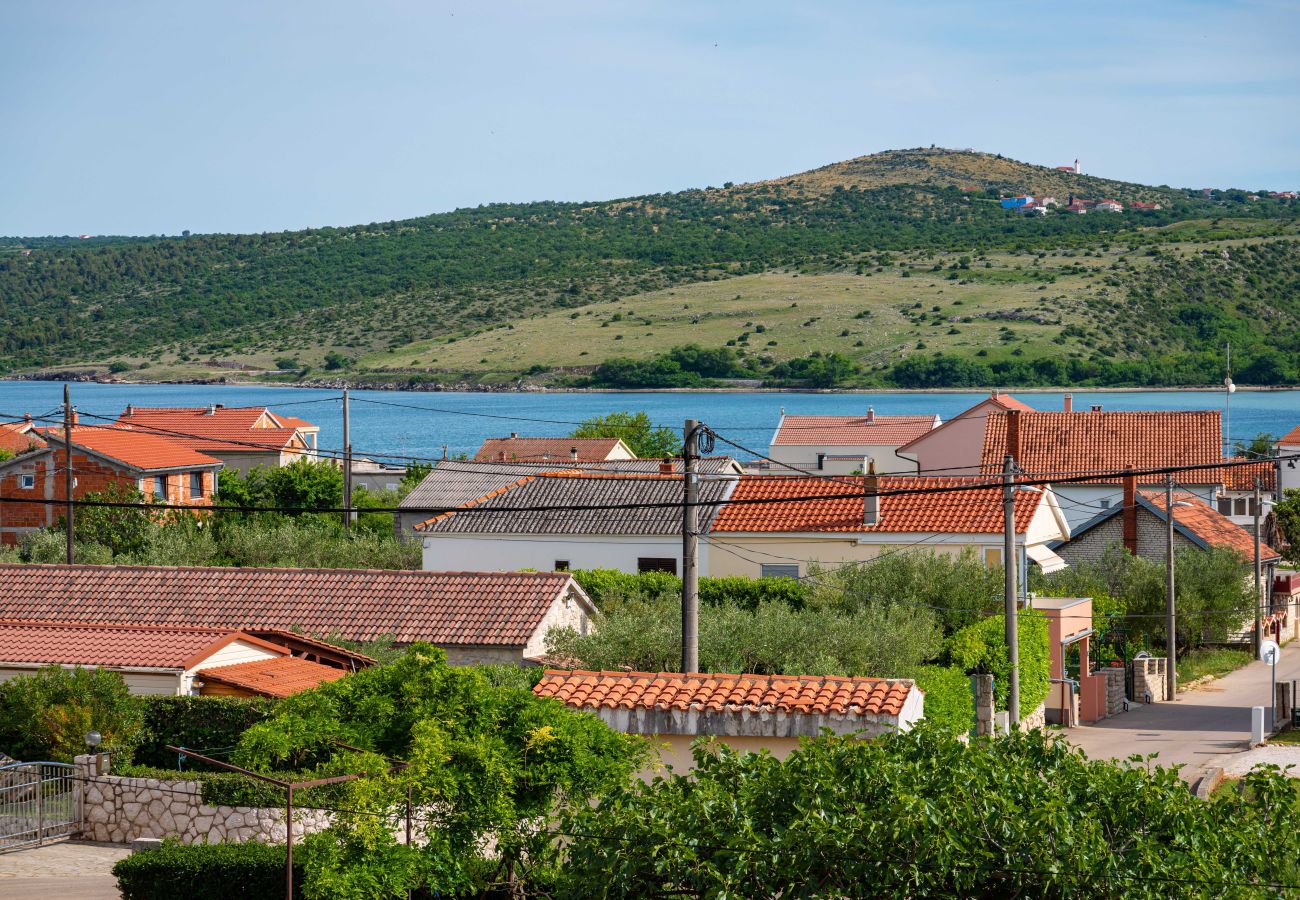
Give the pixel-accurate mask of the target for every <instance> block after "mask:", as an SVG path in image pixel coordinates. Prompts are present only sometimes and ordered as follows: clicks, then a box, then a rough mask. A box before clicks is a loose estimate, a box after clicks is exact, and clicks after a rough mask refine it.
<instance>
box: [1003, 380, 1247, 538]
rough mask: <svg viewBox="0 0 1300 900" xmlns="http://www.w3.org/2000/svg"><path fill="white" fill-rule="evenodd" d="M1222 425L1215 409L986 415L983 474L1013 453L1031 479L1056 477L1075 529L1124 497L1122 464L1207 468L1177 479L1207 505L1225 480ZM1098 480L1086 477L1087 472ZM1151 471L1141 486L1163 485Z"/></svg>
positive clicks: (1056, 489)
mask: <svg viewBox="0 0 1300 900" xmlns="http://www.w3.org/2000/svg"><path fill="white" fill-rule="evenodd" d="M1222 449H1223V430H1222V427H1221V425H1220V415H1219V413H1218V412H1217V411H1214V410H1209V411H1178V412H1167V411H1159V412H1146V411H1143V412H1136V411H1103V410H1102V409H1101V407H1100V406H1094V407H1092V409H1090V410H1088V411H1075V410H1073V409H1070V410H1068V411H1064V412H1041V411H1037V410H1034V411H1029V412H1026V411H1023V410H1015V409H1011V410H1007V411H1006V412H1005V413H996V412H995V413H993V414H992V415H990V416H989V417H988V419H986V420H985V430H984V448H983V452H982V454H981V464H982V471H983V474H985V475H996V474H998V473H1000V472H1001V471H1002V466H1003V459H1004V458H1005V457H1006V456H1008V455H1010V456H1011V457H1012V458H1014V459H1015V461H1016V465H1017V466H1018V468H1019V470H1020V471H1021V472H1022V473H1024V475H1025V476H1026V477H1028V478H1031V479H1034V478H1051V477H1053V476H1059V477H1061V478H1062V479H1064V478H1067V477H1068V478H1072V479H1080V480H1075V481H1064V480H1063V481H1059V482H1052V490H1053V491H1054V493H1055V494H1056V496H1057V497H1058V498H1059V500H1060V504H1061V508H1062V509H1063V511H1064V512H1065V516H1066V519H1067V520H1068V522H1069V525H1070V530H1071V532H1074V531H1076V530H1077V529H1078V527H1079V526H1080V525H1082V524H1083V523H1085V522H1087V521H1089V520H1091V519H1092V518H1093V517H1095V516H1097V515H1098V514H1100V513H1102V512H1105V511H1106V510H1108V509H1110V508H1111V507H1112V506H1113V505H1115V504H1116V503H1119V502H1120V497H1121V493H1122V492H1121V489H1120V485H1121V482H1122V476H1121V475H1119V474H1114V473H1117V472H1120V471H1121V470H1123V469H1125V468H1133V469H1139V470H1140V469H1157V468H1162V467H1168V466H1205V467H1206V468H1204V469H1197V470H1189V471H1185V472H1182V473H1180V474H1179V475H1178V480H1179V484H1180V485H1182V487H1183V488H1184V489H1187V490H1190V491H1192V492H1193V493H1195V494H1196V495H1197V496H1198V497H1199V498H1200V499H1202V500H1204V501H1205V502H1207V503H1212V502H1214V499H1215V497H1216V496H1217V495H1218V492H1219V490H1220V488H1221V487H1222V484H1223V474H1222V472H1223V470H1222V469H1220V468H1214V467H1215V466H1216V465H1217V464H1219V463H1222V461H1223V456H1222ZM1094 475H1095V476H1096V477H1088V476H1094ZM1163 480H1164V476H1162V475H1153V476H1148V478H1147V479H1146V480H1145V481H1143V480H1139V485H1141V484H1149V485H1153V484H1158V483H1162V482H1163Z"/></svg>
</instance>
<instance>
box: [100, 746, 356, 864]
mask: <svg viewBox="0 0 1300 900" xmlns="http://www.w3.org/2000/svg"><path fill="white" fill-rule="evenodd" d="M94 761H95V757H93V756H78V757H77V758H76V765H77V776H78V778H79V779H81V784H82V803H81V836H82V837H83V838H85V839H86V840H92V841H108V842H110V843H115V844H123V843H129V842H130V841H133V840H135V839H136V838H142V837H154V838H167V837H175V838H178V839H180V841H181V842H182V843H185V844H193V843H203V842H207V843H213V844H216V843H225V842H239V841H253V840H256V841H262V842H264V843H273V844H282V843H284V842H285V825H284V822H285V818H284V809H283V808H280V809H266V808H255V807H249V806H210V805H208V804H206V803H204V802H203V797H202V793H201V785H200V784H199V782H197V781H160V780H158V779H156V778H120V777H117V776H114V775H109V774H98V775H97V774H95V762H94ZM105 772H106V770H105ZM331 818H332V817H331V815H330V814H329V813H328V812H325V811H323V810H317V809H301V810H299V809H295V810H294V813H293V833H294V837H295V839H296V838H297V837H298V836H300V835H304V834H311V833H314V832H317V831H322V830H323V829H325V828H327V827H328V826H329V825H330V822H331Z"/></svg>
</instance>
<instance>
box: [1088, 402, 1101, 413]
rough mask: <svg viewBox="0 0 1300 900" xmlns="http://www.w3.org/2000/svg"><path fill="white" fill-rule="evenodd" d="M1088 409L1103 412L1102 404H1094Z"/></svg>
mask: <svg viewBox="0 0 1300 900" xmlns="http://www.w3.org/2000/svg"><path fill="white" fill-rule="evenodd" d="M1088 408H1089V409H1091V410H1092V411H1093V412H1101V404H1100V403H1094V404H1092V406H1090V407H1088Z"/></svg>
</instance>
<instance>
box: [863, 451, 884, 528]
mask: <svg viewBox="0 0 1300 900" xmlns="http://www.w3.org/2000/svg"><path fill="white" fill-rule="evenodd" d="M862 471H864V472H866V473H867V475H866V477H865V478H864V479H862V524H863V525H878V524H880V498H879V497H877V496H876V494H877V493H878V492H879V491H880V479H879V478H877V477H876V461H875V460H874V459H870V458H867V457H864V458H863V460H862Z"/></svg>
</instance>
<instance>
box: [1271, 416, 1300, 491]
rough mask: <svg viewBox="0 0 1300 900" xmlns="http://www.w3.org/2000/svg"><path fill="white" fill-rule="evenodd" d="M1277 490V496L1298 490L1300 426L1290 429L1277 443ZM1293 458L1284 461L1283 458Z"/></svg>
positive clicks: (1299, 482) (1299, 488)
mask: <svg viewBox="0 0 1300 900" xmlns="http://www.w3.org/2000/svg"><path fill="white" fill-rule="evenodd" d="M1277 455H1278V456H1279V457H1282V458H1280V459H1279V460H1278V463H1277V490H1278V494H1279V496H1280V495H1282V494H1284V493H1285V492H1286V491H1296V490H1300V425H1297V426H1296V427H1295V428H1292V429H1291V430H1290V431H1288V432H1287V433H1286V434H1285V435H1283V436H1282V437H1281V438H1280V439H1279V440H1278V442H1277ZM1288 456H1290V457H1295V458H1294V459H1285V458H1284V457H1288Z"/></svg>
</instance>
